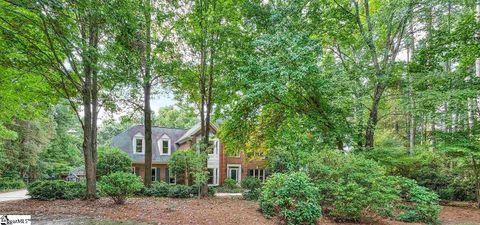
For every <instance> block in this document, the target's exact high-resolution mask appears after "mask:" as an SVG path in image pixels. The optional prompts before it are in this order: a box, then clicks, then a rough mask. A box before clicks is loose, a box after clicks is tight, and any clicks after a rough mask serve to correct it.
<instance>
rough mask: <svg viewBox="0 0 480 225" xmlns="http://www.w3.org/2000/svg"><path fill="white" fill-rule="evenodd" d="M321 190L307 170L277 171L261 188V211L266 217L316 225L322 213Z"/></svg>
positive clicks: (291, 223)
mask: <svg viewBox="0 0 480 225" xmlns="http://www.w3.org/2000/svg"><path fill="white" fill-rule="evenodd" d="M318 193H319V192H318V189H317V188H316V187H315V185H314V184H313V183H312V181H311V179H310V178H309V177H308V176H307V174H306V173H303V172H295V173H288V174H280V173H276V174H273V175H272V176H271V177H270V178H269V179H268V180H267V181H266V182H265V184H264V186H263V188H262V192H261V196H260V199H259V201H260V210H261V211H262V213H263V215H264V216H265V217H267V218H271V217H273V216H277V217H278V218H279V219H280V220H281V221H282V222H284V223H286V224H289V225H293V224H315V223H316V221H317V220H318V218H320V216H321V208H320V205H319V204H318V199H319V195H318Z"/></svg>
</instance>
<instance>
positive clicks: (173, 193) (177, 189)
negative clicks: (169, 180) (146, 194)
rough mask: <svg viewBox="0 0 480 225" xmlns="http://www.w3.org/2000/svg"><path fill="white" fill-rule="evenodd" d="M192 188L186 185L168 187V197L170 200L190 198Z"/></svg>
mask: <svg viewBox="0 0 480 225" xmlns="http://www.w3.org/2000/svg"><path fill="white" fill-rule="evenodd" d="M191 192H192V188H191V187H190V186H187V185H182V184H177V185H173V186H171V187H170V189H169V190H168V195H167V196H168V197H171V198H190V197H191Z"/></svg>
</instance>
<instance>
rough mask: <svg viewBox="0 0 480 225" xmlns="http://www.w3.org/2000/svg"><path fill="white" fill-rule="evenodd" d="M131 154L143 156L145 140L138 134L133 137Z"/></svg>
mask: <svg viewBox="0 0 480 225" xmlns="http://www.w3.org/2000/svg"><path fill="white" fill-rule="evenodd" d="M133 153H134V154H145V140H144V138H143V136H141V135H140V134H137V135H135V137H134V138H133Z"/></svg>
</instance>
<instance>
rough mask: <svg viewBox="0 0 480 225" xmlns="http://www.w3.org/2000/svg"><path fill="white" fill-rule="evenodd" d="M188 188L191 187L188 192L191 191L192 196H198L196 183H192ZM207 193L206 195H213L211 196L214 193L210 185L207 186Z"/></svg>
mask: <svg viewBox="0 0 480 225" xmlns="http://www.w3.org/2000/svg"><path fill="white" fill-rule="evenodd" d="M190 188H191V192H190V193H191V194H192V195H193V196H198V191H199V189H198V185H196V184H194V185H192V186H191V187H190ZM207 194H208V196H210V197H213V196H214V195H215V188H213V187H211V186H208V190H207Z"/></svg>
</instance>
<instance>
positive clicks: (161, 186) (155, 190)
mask: <svg viewBox="0 0 480 225" xmlns="http://www.w3.org/2000/svg"><path fill="white" fill-rule="evenodd" d="M170 187H171V186H170V185H169V184H167V183H165V182H164V181H157V182H154V183H153V184H152V186H151V187H150V188H147V189H146V190H145V194H146V195H148V196H155V197H167V196H168V191H169V190H170Z"/></svg>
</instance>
